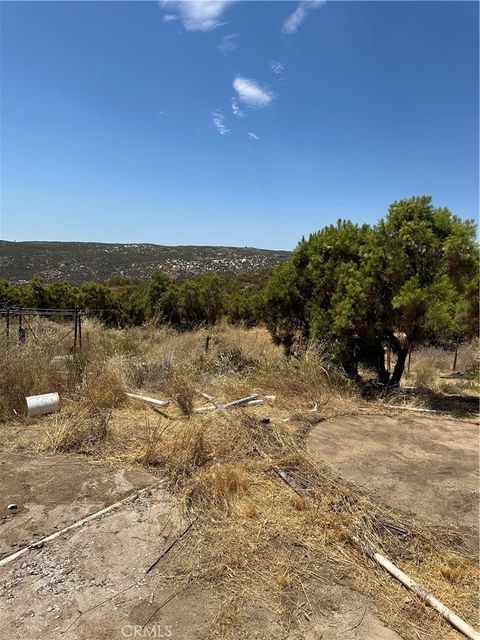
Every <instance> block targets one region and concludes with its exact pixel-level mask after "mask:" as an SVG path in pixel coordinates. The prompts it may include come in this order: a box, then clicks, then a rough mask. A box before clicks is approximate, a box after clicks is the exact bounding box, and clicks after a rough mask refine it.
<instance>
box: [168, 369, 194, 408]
mask: <svg viewBox="0 0 480 640" xmlns="http://www.w3.org/2000/svg"><path fill="white" fill-rule="evenodd" d="M165 390H166V392H167V394H168V395H169V397H171V398H172V399H173V401H174V402H175V404H176V405H177V407H178V408H179V409H180V411H181V412H182V414H183V415H184V416H190V415H191V414H192V412H193V407H194V402H195V396H196V395H197V391H196V390H195V387H194V386H193V383H192V381H191V379H190V378H188V377H187V376H186V375H185V374H183V375H181V374H178V375H175V376H174V377H173V378H172V379H171V380H170V381H169V382H168V383H167V385H166V387H165Z"/></svg>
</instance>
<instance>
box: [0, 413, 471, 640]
mask: <svg viewBox="0 0 480 640" xmlns="http://www.w3.org/2000/svg"><path fill="white" fill-rule="evenodd" d="M309 445H310V449H311V451H312V453H314V455H318V456H320V457H321V458H322V460H323V461H326V462H328V464H330V465H331V466H333V467H334V468H335V469H336V470H338V472H339V473H340V474H341V475H343V476H344V477H346V478H347V479H349V480H351V481H353V482H355V483H357V484H359V485H361V486H362V487H363V489H364V490H366V491H369V492H371V493H372V494H373V495H374V496H375V498H376V499H377V500H379V501H381V502H383V503H385V504H388V505H389V506H393V507H395V508H396V509H399V510H400V511H403V512H410V513H413V514H414V515H416V516H417V517H418V518H420V519H422V520H426V521H432V522H435V523H441V522H453V523H455V521H456V520H457V518H458V516H459V514H460V524H462V526H464V527H466V528H467V529H469V530H471V529H472V528H473V527H475V526H476V525H477V523H478V426H477V425H470V424H467V423H464V422H455V421H452V420H446V419H443V418H442V419H440V420H439V419H432V418H424V417H421V418H416V417H411V416H395V417H387V416H361V417H358V416H355V417H342V418H334V419H332V420H327V421H325V422H322V423H320V424H318V425H317V426H316V427H314V428H313V430H312V432H311V434H310V436H309ZM2 458H3V460H2V461H0V472H1V474H0V495H2V501H3V504H2V505H1V513H2V520H1V522H0V539H1V541H2V542H1V547H0V553H1V556H2V557H3V556H6V555H8V554H10V553H13V552H14V551H16V550H17V549H19V548H20V547H23V546H25V545H26V544H29V543H31V542H33V541H35V540H38V539H39V538H41V537H43V536H45V535H47V534H49V533H52V532H54V531H55V530H57V529H59V528H62V527H64V526H66V525H69V524H71V523H73V522H75V521H77V520H79V519H81V518H83V517H85V516H86V515H89V514H91V513H93V512H95V511H97V510H99V509H101V508H103V507H104V506H106V505H110V504H112V503H114V502H116V501H117V500H119V499H121V498H123V497H124V496H126V495H130V494H132V493H133V494H134V493H135V490H137V489H140V488H143V487H149V486H150V487H152V489H151V491H150V492H147V493H143V494H142V495H141V496H139V497H135V496H134V497H133V498H132V500H131V501H128V502H126V503H123V504H122V505H121V506H120V507H119V508H118V509H116V510H113V511H111V512H109V513H108V514H106V515H104V516H102V517H101V518H99V519H96V520H93V521H91V522H89V523H87V524H85V525H84V526H82V527H80V528H78V529H75V530H73V531H70V532H68V533H66V534H64V535H62V536H60V537H59V538H57V539H55V540H53V541H52V542H50V543H46V544H45V545H43V546H42V547H41V548H37V549H30V550H28V551H27V552H26V553H25V554H24V555H22V556H21V557H19V558H18V559H16V560H14V561H13V562H11V563H9V564H6V565H4V566H3V567H0V637H5V638H6V637H8V638H11V639H16V638H22V639H32V640H47V639H51V638H67V639H68V640H70V639H74V640H76V639H78V640H87V639H88V640H97V639H99V640H116V639H117V638H125V637H157V638H169V637H171V638H173V639H178V640H180V639H181V640H202V639H206V638H210V637H212V634H211V628H210V627H211V621H212V620H213V619H215V617H216V615H217V612H218V611H219V609H220V606H221V604H222V602H223V604H224V599H225V594H222V593H218V592H215V591H213V590H211V589H205V588H202V587H200V586H198V585H196V584H195V581H193V582H191V583H190V584H189V585H188V586H187V588H184V587H181V588H180V587H179V585H178V582H177V579H176V576H175V575H172V574H171V573H170V572H169V560H168V558H170V557H171V556H173V555H174V554H181V553H189V547H188V545H189V540H188V536H185V539H182V540H181V541H180V542H178V544H176V545H175V547H174V548H173V549H172V551H171V553H170V554H169V556H168V558H167V559H166V560H165V561H163V560H162V562H161V563H160V564H159V565H157V566H156V567H155V568H154V569H153V570H152V571H150V572H149V573H146V571H147V569H148V568H149V567H150V566H151V564H152V563H153V562H154V561H155V560H156V559H157V558H158V557H159V555H160V554H161V552H162V550H164V549H165V548H166V547H167V546H168V544H169V543H170V542H171V541H173V540H174V539H175V537H176V536H177V535H179V533H180V532H181V531H183V530H184V528H185V522H184V521H183V519H182V516H181V515H180V512H179V510H178V508H177V506H176V505H175V502H174V500H173V498H172V496H171V495H170V494H169V493H168V491H167V490H166V488H165V487H164V485H162V483H161V481H160V479H159V478H158V477H157V476H155V475H153V474H150V473H148V472H146V471H142V470H136V469H133V470H132V469H128V470H126V469H118V468H115V467H112V466H103V465H99V464H91V463H89V462H88V461H86V460H83V459H81V458H76V457H72V456H67V455H65V454H59V455H54V456H44V455H39V456H36V457H32V458H29V457H26V456H23V455H16V454H15V453H14V452H10V453H8V454H7V453H5V454H2ZM10 502H15V503H17V505H18V508H17V510H15V511H9V510H7V509H6V505H7V504H8V503H10ZM457 524H458V522H457ZM406 597H408V594H406ZM249 613H250V615H249V618H248V620H245V622H244V625H243V627H242V632H241V634H239V635H238V636H236V637H238V638H239V639H240V638H242V639H243V638H247V637H248V638H277V637H279V633H280V628H279V626H278V620H277V616H276V615H275V612H274V611H270V610H268V609H266V608H265V607H263V606H262V603H261V602H255V601H253V602H252V604H251V609H250V612H249ZM293 628H294V629H295V631H292V632H291V633H290V634H288V635H287V636H282V637H285V638H287V639H288V640H300V639H306V640H320V639H322V640H340V639H343V638H351V639H352V640H395V639H398V638H400V636H399V635H397V633H395V632H394V631H392V630H390V629H388V628H386V626H385V625H384V624H383V623H382V622H381V621H380V619H379V617H378V616H377V614H376V610H375V603H373V602H371V601H370V600H369V599H368V598H366V597H365V596H363V595H362V594H360V593H358V592H357V591H353V590H352V589H350V588H349V586H348V583H346V584H342V583H338V582H337V583H336V584H335V583H333V582H332V583H329V582H320V581H319V583H318V586H317V587H316V597H315V602H314V603H313V615H308V616H305V617H303V618H302V617H301V618H300V619H299V620H297V621H296V624H295V625H294V627H293ZM216 637H222V636H218V635H217V636H216ZM422 637H423V636H422ZM432 638H433V636H432Z"/></svg>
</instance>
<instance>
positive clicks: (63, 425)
mask: <svg viewBox="0 0 480 640" xmlns="http://www.w3.org/2000/svg"><path fill="white" fill-rule="evenodd" d="M109 420H110V413H107V412H101V413H99V412H97V411H94V412H92V413H88V414H84V415H81V416H80V417H78V418H76V419H73V418H68V417H65V416H62V417H61V418H60V419H58V420H56V421H55V423H54V424H53V425H52V426H50V427H48V428H47V430H46V432H45V442H44V445H43V448H44V449H46V450H49V451H53V452H55V453H57V452H73V451H75V452H81V453H90V452H91V451H92V450H93V449H94V448H95V446H97V445H98V444H99V443H101V442H103V441H104V440H105V438H106V437H107V430H108V422H109Z"/></svg>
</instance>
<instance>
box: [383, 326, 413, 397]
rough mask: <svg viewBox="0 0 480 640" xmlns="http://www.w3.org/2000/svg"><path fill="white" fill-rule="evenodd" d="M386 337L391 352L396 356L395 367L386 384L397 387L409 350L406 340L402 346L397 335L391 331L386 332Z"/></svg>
mask: <svg viewBox="0 0 480 640" xmlns="http://www.w3.org/2000/svg"><path fill="white" fill-rule="evenodd" d="M386 338H387V340H388V342H389V343H390V346H391V348H392V350H393V352H394V353H395V355H396V356H397V362H396V363H395V367H394V369H393V373H392V376H391V378H390V380H389V382H388V384H389V385H390V386H392V387H398V385H399V384H400V380H401V378H402V375H403V372H404V370H405V362H406V360H407V356H408V352H409V346H408V345H409V343H408V341H407V346H405V347H404V346H403V345H402V343H401V342H400V340H399V339H398V338H397V336H396V335H395V334H394V333H393V332H391V331H389V332H388V333H387V335H386Z"/></svg>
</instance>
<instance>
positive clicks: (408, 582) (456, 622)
mask: <svg viewBox="0 0 480 640" xmlns="http://www.w3.org/2000/svg"><path fill="white" fill-rule="evenodd" d="M356 542H357V544H358V545H359V546H360V548H362V549H363V550H364V551H366V553H367V554H368V555H369V556H370V558H372V560H375V562H377V563H378V564H379V565H380V566H381V567H383V568H384V569H385V571H388V573H389V574H390V575H392V576H393V577H394V578H396V579H397V580H398V581H399V582H401V583H402V584H403V585H404V586H405V587H407V589H409V590H410V591H412V592H413V593H415V594H416V595H417V596H418V597H419V598H420V600H423V602H426V603H427V604H429V605H430V606H431V607H432V608H433V609H435V610H436V611H438V613H440V615H442V616H443V617H444V618H445V620H448V622H449V623H450V624H451V625H452V627H455V629H457V630H458V631H460V632H461V633H463V635H464V636H466V637H467V638H470V640H480V633H478V631H476V630H475V629H474V628H473V627H472V626H471V625H469V624H468V622H465V620H462V618H460V616H457V614H456V613H455V612H454V611H452V610H451V609H449V608H448V607H447V606H446V605H444V604H443V602H441V601H440V600H438V598H435V596H434V595H432V594H431V593H430V592H429V591H427V590H426V589H424V588H423V587H422V586H420V585H419V584H418V582H415V580H413V579H412V578H410V576H408V575H407V574H406V573H404V572H403V571H402V570H401V569H399V568H398V567H397V566H396V565H394V564H393V562H391V561H390V560H388V558H385V556H382V554H381V553H377V552H376V551H374V550H373V549H371V548H370V547H368V546H367V545H363V544H362V543H360V542H359V540H358V539H356Z"/></svg>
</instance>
